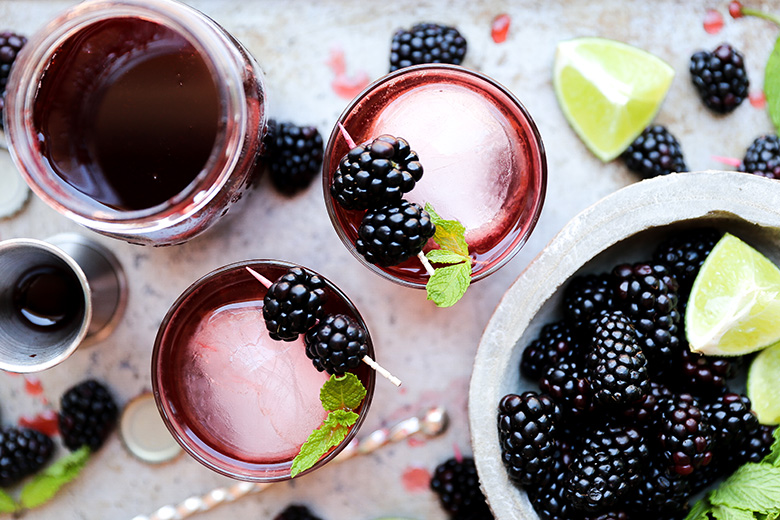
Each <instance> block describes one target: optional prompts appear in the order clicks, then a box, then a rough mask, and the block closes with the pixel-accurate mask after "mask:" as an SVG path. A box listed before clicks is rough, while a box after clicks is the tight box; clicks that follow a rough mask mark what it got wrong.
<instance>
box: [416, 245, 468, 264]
mask: <svg viewBox="0 0 780 520" xmlns="http://www.w3.org/2000/svg"><path fill="white" fill-rule="evenodd" d="M425 257H426V258H427V259H428V260H429V261H430V262H431V263H432V264H459V263H461V262H471V258H470V257H468V256H463V255H460V254H458V253H453V252H452V251H447V250H446V249H431V250H430V251H428V252H427V253H426V254H425Z"/></svg>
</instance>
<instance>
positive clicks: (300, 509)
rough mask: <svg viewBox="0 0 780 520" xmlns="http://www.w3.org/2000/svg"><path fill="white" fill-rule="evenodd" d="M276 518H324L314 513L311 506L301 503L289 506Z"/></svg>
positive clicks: (293, 519)
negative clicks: (301, 504)
mask: <svg viewBox="0 0 780 520" xmlns="http://www.w3.org/2000/svg"><path fill="white" fill-rule="evenodd" d="M274 520H322V519H321V518H320V517H318V516H316V515H314V514H312V512H311V511H309V508H308V507H306V506H300V505H290V506H287V507H286V508H285V509H284V511H282V512H281V513H279V514H278V515H276V516H275V517H274Z"/></svg>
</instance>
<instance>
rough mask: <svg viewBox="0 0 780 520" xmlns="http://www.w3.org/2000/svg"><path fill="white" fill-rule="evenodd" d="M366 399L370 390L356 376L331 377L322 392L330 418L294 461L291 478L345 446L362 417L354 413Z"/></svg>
mask: <svg viewBox="0 0 780 520" xmlns="http://www.w3.org/2000/svg"><path fill="white" fill-rule="evenodd" d="M365 397H366V388H365V387H364V386H363V383H361V382H360V379H358V378H357V376H356V375H355V374H352V373H349V372H347V373H346V374H344V375H343V376H336V375H332V376H330V379H328V380H327V381H325V383H323V385H322V388H321V389H320V402H321V403H322V407H323V408H324V409H325V410H327V412H328V415H327V417H325V420H324V421H323V422H322V425H321V426H320V427H319V428H317V429H316V430H314V431H313V432H311V434H310V435H309V438H308V439H306V442H305V443H303V446H301V450H300V452H298V455H296V456H295V458H294V459H293V464H292V468H291V469H290V476H291V477H295V476H297V475H298V474H300V473H301V472H303V471H306V470H307V469H309V468H311V467H312V466H314V465H315V464H316V463H317V461H318V460H320V459H321V458H322V456H323V455H325V454H326V453H328V452H329V451H330V450H331V449H332V448H334V447H336V446H338V445H339V444H341V442H342V441H343V440H344V438H345V437H346V436H347V434H348V433H349V429H350V427H352V426H353V425H354V424H355V423H356V422H357V420H358V417H360V416H359V415H358V414H357V413H355V412H354V410H356V409H357V408H358V407H359V406H360V404H361V403H362V402H363V399H365Z"/></svg>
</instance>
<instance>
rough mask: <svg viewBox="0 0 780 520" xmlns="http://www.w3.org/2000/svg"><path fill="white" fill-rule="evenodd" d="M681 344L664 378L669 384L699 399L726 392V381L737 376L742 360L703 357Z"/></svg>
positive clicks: (684, 343) (685, 344) (738, 358)
mask: <svg viewBox="0 0 780 520" xmlns="http://www.w3.org/2000/svg"><path fill="white" fill-rule="evenodd" d="M681 343H682V348H680V350H679V351H678V353H677V358H678V359H677V361H675V364H674V368H673V370H672V371H670V375H669V377H667V378H666V379H667V380H668V381H669V384H670V385H673V386H674V387H675V388H679V389H680V390H682V391H685V392H688V393H691V394H694V395H696V396H699V397H714V396H718V395H722V394H723V393H724V392H726V390H727V388H728V380H730V379H733V378H734V377H735V376H736V375H737V369H738V368H739V366H740V364H741V359H742V358H740V357H734V358H725V357H715V356H704V355H701V354H697V353H695V352H691V351H690V349H689V348H688V345H687V342H685V341H681Z"/></svg>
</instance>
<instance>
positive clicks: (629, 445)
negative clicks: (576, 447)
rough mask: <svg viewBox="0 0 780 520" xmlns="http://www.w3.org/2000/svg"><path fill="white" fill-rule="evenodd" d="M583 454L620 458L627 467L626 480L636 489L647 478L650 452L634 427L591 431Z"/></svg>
mask: <svg viewBox="0 0 780 520" xmlns="http://www.w3.org/2000/svg"><path fill="white" fill-rule="evenodd" d="M581 451H582V452H590V453H597V452H601V453H605V454H606V455H608V456H609V457H610V458H620V459H622V460H623V462H624V463H625V465H626V473H625V477H624V478H625V480H626V482H627V483H628V485H629V486H630V487H635V486H636V485H637V484H638V483H639V482H640V481H641V480H642V479H644V478H645V471H644V470H645V465H646V464H647V460H648V458H649V450H648V448H647V444H646V442H645V439H644V437H643V436H642V434H641V433H640V432H639V430H637V429H636V428H634V427H632V426H622V425H618V424H606V425H600V426H596V427H594V428H592V429H590V430H589V431H588V432H587V434H586V435H585V437H584V439H583V441H582V445H581Z"/></svg>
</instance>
